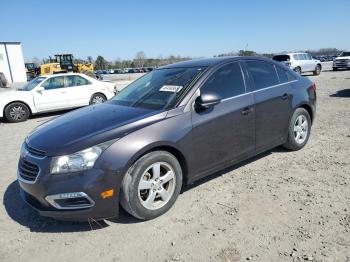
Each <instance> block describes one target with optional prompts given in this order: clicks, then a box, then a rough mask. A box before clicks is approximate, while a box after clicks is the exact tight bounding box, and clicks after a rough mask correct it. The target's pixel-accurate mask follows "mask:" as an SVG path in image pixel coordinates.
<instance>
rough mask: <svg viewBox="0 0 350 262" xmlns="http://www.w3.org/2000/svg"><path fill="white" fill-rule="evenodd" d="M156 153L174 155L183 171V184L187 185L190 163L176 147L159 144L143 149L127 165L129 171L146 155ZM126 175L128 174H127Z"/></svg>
mask: <svg viewBox="0 0 350 262" xmlns="http://www.w3.org/2000/svg"><path fill="white" fill-rule="evenodd" d="M154 151H165V152H168V153H170V154H172V155H173V156H174V157H175V158H176V159H177V160H178V161H179V164H180V166H181V169H182V181H183V184H187V182H188V163H187V161H186V158H185V156H184V154H183V153H182V152H181V151H180V150H179V149H178V148H177V147H175V146H173V145H170V144H157V145H150V146H148V147H147V148H143V149H141V150H139V152H137V153H136V154H135V155H134V156H133V157H132V159H131V160H130V162H129V164H128V165H127V166H128V168H127V169H129V168H130V167H131V166H132V165H133V164H134V163H135V162H136V161H137V160H138V159H140V158H141V157H143V156H144V155H146V154H148V153H151V152H154ZM125 173H126V172H125Z"/></svg>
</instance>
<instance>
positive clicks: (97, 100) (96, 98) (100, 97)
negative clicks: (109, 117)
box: [90, 93, 107, 105]
mask: <svg viewBox="0 0 350 262" xmlns="http://www.w3.org/2000/svg"><path fill="white" fill-rule="evenodd" d="M106 101H107V97H106V96H105V95H104V94H101V93H97V94H93V95H92V97H91V99H90V105H98V104H102V103H104V102H106Z"/></svg>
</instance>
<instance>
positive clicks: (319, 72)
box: [314, 65, 321, 76]
mask: <svg viewBox="0 0 350 262" xmlns="http://www.w3.org/2000/svg"><path fill="white" fill-rule="evenodd" d="M319 74H321V66H320V65H317V66H316V68H315V71H314V75H315V76H318V75H319Z"/></svg>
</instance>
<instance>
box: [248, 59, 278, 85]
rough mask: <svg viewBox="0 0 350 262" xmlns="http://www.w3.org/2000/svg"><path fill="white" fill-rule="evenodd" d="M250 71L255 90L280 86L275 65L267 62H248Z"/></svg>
mask: <svg viewBox="0 0 350 262" xmlns="http://www.w3.org/2000/svg"><path fill="white" fill-rule="evenodd" d="M246 63H247V67H248V71H249V73H250V75H251V77H252V78H253V83H254V90H260V89H262V88H266V87H270V86H274V85H278V84H279V80H278V77H277V73H276V70H275V68H274V65H273V64H271V63H269V62H265V61H247V62H246Z"/></svg>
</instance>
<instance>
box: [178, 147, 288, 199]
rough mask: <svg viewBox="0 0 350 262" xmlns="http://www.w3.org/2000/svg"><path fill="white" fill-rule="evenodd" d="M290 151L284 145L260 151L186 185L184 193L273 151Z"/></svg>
mask: <svg viewBox="0 0 350 262" xmlns="http://www.w3.org/2000/svg"><path fill="white" fill-rule="evenodd" d="M288 152H291V151H289V150H287V149H285V148H283V147H282V146H279V147H276V148H273V149H271V150H269V151H266V152H263V153H260V154H258V155H256V156H254V157H252V158H249V159H247V160H244V161H242V162H239V163H237V164H235V165H232V166H229V167H227V168H225V169H223V170H221V171H219V172H216V173H213V174H211V175H209V176H205V177H203V178H201V179H199V180H197V181H195V182H194V183H193V184H190V185H188V186H186V187H183V189H182V193H185V192H187V191H188V190H190V189H192V188H195V187H197V186H200V185H202V184H204V183H206V182H208V181H210V180H213V179H215V178H217V177H220V176H222V175H224V174H226V173H229V172H231V171H233V170H236V169H238V168H240V167H242V166H245V165H248V164H250V163H252V162H254V161H257V160H259V159H261V158H264V157H266V156H268V155H270V154H273V153H288Z"/></svg>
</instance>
